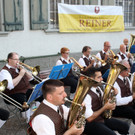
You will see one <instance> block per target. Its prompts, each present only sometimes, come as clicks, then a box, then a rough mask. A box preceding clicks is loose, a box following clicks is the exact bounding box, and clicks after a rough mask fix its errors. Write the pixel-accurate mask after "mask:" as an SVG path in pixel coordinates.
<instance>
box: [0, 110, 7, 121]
mask: <svg viewBox="0 0 135 135" xmlns="http://www.w3.org/2000/svg"><path fill="white" fill-rule="evenodd" d="M8 117H9V112H8V111H7V110H4V109H2V108H0V119H1V120H7V119H8Z"/></svg>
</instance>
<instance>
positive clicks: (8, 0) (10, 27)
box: [0, 0, 135, 60]
mask: <svg viewBox="0 0 135 135" xmlns="http://www.w3.org/2000/svg"><path fill="white" fill-rule="evenodd" d="M57 3H66V4H82V5H116V6H117V5H119V6H122V7H123V12H124V23H125V31H122V32H103V33H60V32H59V25H58V8H57ZM0 10H1V12H0V44H1V45H0V46H1V49H0V50H1V52H0V60H4V59H6V57H7V54H8V53H9V52H12V51H14V52H18V53H19V54H20V55H21V56H24V57H37V56H48V55H56V54H58V53H59V51H60V48H61V47H63V46H66V47H68V48H69V49H70V51H71V52H72V53H76V52H81V50H82V47H83V46H85V45H89V46H91V47H92V50H101V49H102V48H103V43H104V41H110V43H111V45H112V49H118V48H119V45H120V44H121V43H122V42H123V39H124V38H128V39H130V34H134V33H135V2H134V0H0Z"/></svg>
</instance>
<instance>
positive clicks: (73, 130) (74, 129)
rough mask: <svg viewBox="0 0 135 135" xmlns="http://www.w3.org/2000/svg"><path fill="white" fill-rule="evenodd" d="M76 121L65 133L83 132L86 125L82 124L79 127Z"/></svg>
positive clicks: (73, 134)
mask: <svg viewBox="0 0 135 135" xmlns="http://www.w3.org/2000/svg"><path fill="white" fill-rule="evenodd" d="M76 122H77V121H76ZM76 122H75V124H74V125H73V126H72V127H71V128H70V129H68V130H67V132H66V133H65V134H64V135H81V134H82V133H83V131H84V126H82V127H81V128H77V127H76Z"/></svg>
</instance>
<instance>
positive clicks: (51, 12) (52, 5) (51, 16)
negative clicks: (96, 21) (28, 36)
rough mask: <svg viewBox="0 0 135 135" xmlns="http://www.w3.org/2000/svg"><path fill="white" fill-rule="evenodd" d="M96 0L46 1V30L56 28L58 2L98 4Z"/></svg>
mask: <svg viewBox="0 0 135 135" xmlns="http://www.w3.org/2000/svg"><path fill="white" fill-rule="evenodd" d="M97 1H98V0H94V1H93V2H92V1H91V0H49V1H48V20H49V25H48V30H50V31H51V30H58V28H59V26H58V6H57V5H58V3H65V4H75V5H90V4H98V2H97Z"/></svg>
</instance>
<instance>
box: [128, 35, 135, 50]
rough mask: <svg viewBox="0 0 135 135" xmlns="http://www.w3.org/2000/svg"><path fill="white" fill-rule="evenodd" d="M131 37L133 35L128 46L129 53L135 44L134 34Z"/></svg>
mask: <svg viewBox="0 0 135 135" xmlns="http://www.w3.org/2000/svg"><path fill="white" fill-rule="evenodd" d="M130 35H131V38H130V44H129V46H128V52H130V48H131V46H132V45H134V44H135V35H133V34H130Z"/></svg>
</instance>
